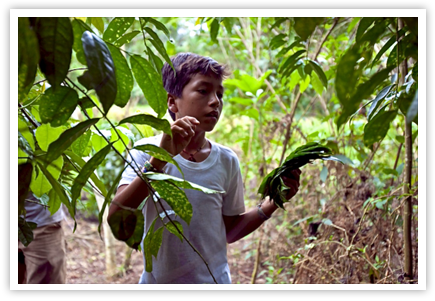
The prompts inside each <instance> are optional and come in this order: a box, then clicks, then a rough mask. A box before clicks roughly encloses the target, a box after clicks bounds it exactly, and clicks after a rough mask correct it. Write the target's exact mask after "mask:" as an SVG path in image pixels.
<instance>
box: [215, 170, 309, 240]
mask: <svg viewBox="0 0 435 301" xmlns="http://www.w3.org/2000/svg"><path fill="white" fill-rule="evenodd" d="M300 174H301V171H300V170H299V169H296V170H294V171H292V176H291V178H289V177H285V176H282V179H283V181H284V183H285V185H286V186H288V187H290V188H291V190H290V191H289V192H288V193H287V195H286V198H287V199H288V200H289V199H290V198H292V197H293V196H294V195H295V194H296V193H297V192H298V189H299V178H300ZM276 209H278V206H276V205H275V203H274V202H272V201H268V202H264V203H263V204H261V210H262V211H263V212H264V214H265V215H266V216H268V217H270V216H271V215H272V214H273V213H274V212H275V211H276ZM258 211H259V208H257V207H255V208H254V209H251V210H250V211H248V212H245V213H243V214H240V215H235V216H225V215H223V220H224V223H225V228H226V233H227V242H228V243H233V242H235V241H238V240H239V239H241V238H243V237H245V236H246V235H248V234H250V233H251V232H253V231H254V230H256V229H257V228H258V227H260V226H261V224H262V223H263V222H264V219H263V218H262V217H261V216H260V214H259V212H258Z"/></svg>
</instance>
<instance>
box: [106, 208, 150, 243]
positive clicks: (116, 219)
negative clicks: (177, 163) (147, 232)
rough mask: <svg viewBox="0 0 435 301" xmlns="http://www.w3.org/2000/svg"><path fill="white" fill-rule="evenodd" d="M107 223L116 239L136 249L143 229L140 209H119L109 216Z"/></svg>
mask: <svg viewBox="0 0 435 301" xmlns="http://www.w3.org/2000/svg"><path fill="white" fill-rule="evenodd" d="M108 223H109V226H110V229H111V230H112V233H113V235H114V236H115V238H116V239H118V240H122V241H125V242H126V244H127V245H128V246H129V247H131V248H133V249H136V250H137V249H138V247H139V245H140V243H141V241H142V237H143V229H144V217H143V214H142V212H141V211H140V210H131V209H130V210H128V209H120V210H118V211H116V212H114V213H113V214H112V215H111V216H110V218H109V219H108Z"/></svg>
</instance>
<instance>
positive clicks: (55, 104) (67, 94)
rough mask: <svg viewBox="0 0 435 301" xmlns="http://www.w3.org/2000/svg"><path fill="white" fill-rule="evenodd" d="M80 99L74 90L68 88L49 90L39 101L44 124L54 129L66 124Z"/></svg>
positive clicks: (61, 87)
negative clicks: (48, 124)
mask: <svg viewBox="0 0 435 301" xmlns="http://www.w3.org/2000/svg"><path fill="white" fill-rule="evenodd" d="M78 100H79V97H78V94H77V92H76V91H75V90H74V89H71V88H68V87H63V86H60V87H57V88H56V89H54V88H49V89H47V91H45V93H44V94H43V95H42V96H41V99H40V100H39V103H40V106H39V114H40V116H41V120H42V122H43V123H50V124H51V126H52V127H58V126H61V125H63V124H65V123H66V122H67V121H68V119H69V118H70V116H71V115H72V113H73V112H74V110H75V108H76V106H77V103H78Z"/></svg>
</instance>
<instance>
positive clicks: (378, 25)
mask: <svg viewBox="0 0 435 301" xmlns="http://www.w3.org/2000/svg"><path fill="white" fill-rule="evenodd" d="M387 27H388V23H387V21H386V20H383V19H379V20H376V21H375V25H374V26H373V27H372V28H371V29H369V30H368V31H367V32H366V33H365V34H364V35H363V36H362V37H361V39H360V40H359V41H358V43H357V44H360V45H361V44H363V43H364V42H368V43H369V45H370V46H373V45H374V44H375V43H376V42H378V40H379V38H380V36H381V35H382V34H383V33H384V32H385V31H386V30H387Z"/></svg>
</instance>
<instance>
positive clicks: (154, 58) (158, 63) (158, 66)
mask: <svg viewBox="0 0 435 301" xmlns="http://www.w3.org/2000/svg"><path fill="white" fill-rule="evenodd" d="M146 48H147V53H148V56H149V58H150V61H151V62H152V63H153V65H154V67H155V68H156V70H157V71H158V72H161V70H162V69H163V62H162V60H161V59H160V58H159V57H158V56H157V55H155V54H154V52H153V51H152V50H151V48H149V47H148V46H146Z"/></svg>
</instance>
